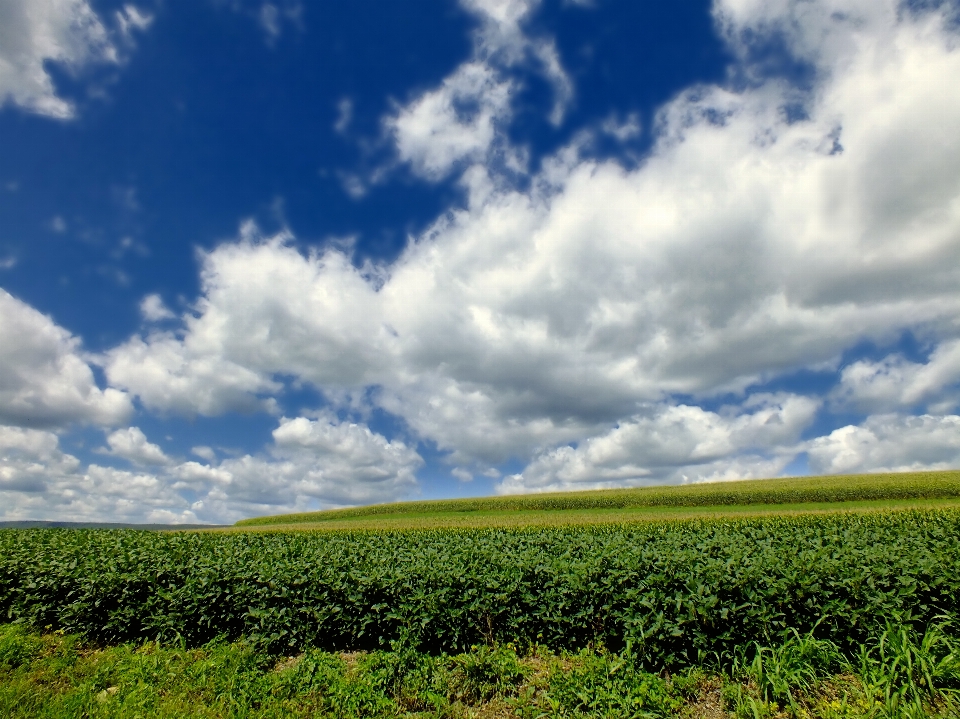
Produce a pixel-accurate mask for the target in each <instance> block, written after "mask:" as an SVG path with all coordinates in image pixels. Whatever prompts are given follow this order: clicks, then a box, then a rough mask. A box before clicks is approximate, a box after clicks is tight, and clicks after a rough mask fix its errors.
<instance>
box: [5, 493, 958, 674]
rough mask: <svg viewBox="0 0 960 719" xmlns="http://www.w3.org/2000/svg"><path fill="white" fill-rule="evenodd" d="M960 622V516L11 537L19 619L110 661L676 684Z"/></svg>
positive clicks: (10, 590) (9, 582)
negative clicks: (619, 669)
mask: <svg viewBox="0 0 960 719" xmlns="http://www.w3.org/2000/svg"><path fill="white" fill-rule="evenodd" d="M958 604H960V512H957V511H938V512H891V513H879V514H871V515H862V516H858V515H824V516H817V517H805V518H774V519H760V520H758V519H752V520H741V521H709V522H708V521H691V522H672V523H662V524H658V523H650V524H639V525H636V524H635V525H605V526H597V527H567V528H541V529H529V530H522V531H520V530H513V531H505V530H492V529H487V530H471V531H450V530H447V531H428V532H402V533H365V532H353V533H350V532H343V533H302V532H299V533H231V534H217V533H196V532H194V533H176V534H160V533H148V532H134V531H78V530H5V531H0V616H3V617H5V618H6V620H7V621H15V622H18V623H23V624H27V625H30V626H33V627H39V628H49V629H58V630H63V631H66V632H69V633H76V634H80V635H82V636H83V637H85V638H86V639H87V640H90V641H94V642H98V643H117V642H129V641H144V640H151V639H159V640H162V641H165V642H170V641H182V642H183V643H184V645H185V646H188V647H196V646H200V645H203V644H205V643H208V642H210V641H212V640H214V639H215V638H217V637H221V638H223V639H224V640H227V641H233V640H237V639H239V638H241V637H245V638H246V639H247V641H249V642H251V643H253V644H255V645H256V646H257V647H263V648H266V649H267V650H269V651H271V652H274V653H277V654H280V653H283V654H286V653H290V652H296V651H302V650H304V649H307V648H317V649H322V650H326V651H344V650H374V649H388V648H391V649H395V650H403V649H405V648H407V649H411V650H416V651H419V652H428V653H433V654H438V653H440V652H449V653H454V654H455V653H459V652H464V651H466V650H467V649H468V648H469V647H471V646H474V645H491V646H492V645H495V644H505V643H507V642H515V643H517V644H518V646H521V647H526V646H531V645H535V644H536V645H542V646H545V647H548V648H550V649H551V650H553V651H561V650H570V651H576V650H578V649H581V648H583V647H586V646H588V645H594V646H600V645H602V646H606V647H609V648H610V649H611V650H612V651H621V650H624V649H627V648H629V651H630V652H632V655H633V656H634V657H635V658H636V662H637V663H638V666H640V667H646V668H649V669H653V670H655V671H660V670H661V669H663V668H665V667H666V668H668V669H670V670H671V671H674V670H675V669H676V668H678V667H684V666H695V665H699V664H701V663H702V662H703V661H704V660H705V659H707V658H710V659H711V661H715V662H716V663H717V664H718V665H730V664H731V663H732V662H733V661H734V659H735V656H736V652H735V648H736V647H745V646H749V645H750V644H751V643H753V642H757V643H759V644H761V645H764V646H770V645H774V644H777V643H778V642H781V641H782V640H783V639H784V638H785V637H786V638H788V637H790V636H793V635H792V634H791V630H795V631H796V632H797V633H799V635H806V634H808V633H809V632H810V631H811V630H813V629H814V628H815V631H816V637H817V638H818V639H822V640H829V641H831V642H833V643H835V644H836V645H837V646H838V647H839V648H840V650H841V651H844V652H849V651H851V650H852V648H855V647H859V646H860V644H862V643H863V642H864V641H865V640H866V639H867V638H868V637H869V636H871V635H872V634H875V633H877V632H879V631H881V630H882V629H883V627H884V625H885V622H886V620H887V618H889V617H911V619H910V621H911V622H914V623H926V622H928V621H929V620H930V619H931V618H932V617H934V616H937V615H943V616H947V617H956V616H957V609H958ZM764 661H766V658H765V659H764ZM462 671H463V674H464V675H465V676H468V675H469V676H473V675H474V674H475V673H476V672H479V671H480V670H479V669H477V668H475V667H467V666H466V665H464V667H463V668H462ZM768 674H769V672H768Z"/></svg>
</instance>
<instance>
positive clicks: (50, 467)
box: [0, 426, 80, 494]
mask: <svg viewBox="0 0 960 719" xmlns="http://www.w3.org/2000/svg"><path fill="white" fill-rule="evenodd" d="M58 445H59V440H58V438H57V435H55V434H53V433H51V432H44V431H41V430H36V429H24V428H22V427H4V426H0V493H2V492H11V491H16V492H23V493H27V494H39V493H42V492H44V491H45V490H46V489H47V487H48V485H49V482H50V480H51V478H56V477H62V476H67V475H71V474H73V473H74V472H75V471H76V469H77V467H78V466H79V465H80V462H79V460H77V458H76V457H72V456H70V455H67V454H64V453H63V452H61V451H60V448H59V446H58Z"/></svg>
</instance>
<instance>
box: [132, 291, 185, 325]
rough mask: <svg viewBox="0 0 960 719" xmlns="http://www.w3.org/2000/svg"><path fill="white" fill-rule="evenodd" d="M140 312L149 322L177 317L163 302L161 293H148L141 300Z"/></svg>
mask: <svg viewBox="0 0 960 719" xmlns="http://www.w3.org/2000/svg"><path fill="white" fill-rule="evenodd" d="M140 314H141V315H142V316H143V319H145V320H146V321H147V322H160V321H162V320H172V319H173V318H174V317H176V315H175V314H173V312H171V311H170V310H169V309H168V308H167V306H166V305H165V304H164V303H163V298H161V297H160V295H157V294H153V295H147V296H146V297H144V298H143V300H142V301H141V302H140Z"/></svg>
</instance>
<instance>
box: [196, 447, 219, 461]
mask: <svg viewBox="0 0 960 719" xmlns="http://www.w3.org/2000/svg"><path fill="white" fill-rule="evenodd" d="M190 454H194V455H196V456H197V457H200V458H201V459H205V460H207V461H208V462H210V464H216V462H217V453H216V452H215V451H214V450H213V448H212V447H207V446H204V445H200V446H199V447H192V448H191V449H190Z"/></svg>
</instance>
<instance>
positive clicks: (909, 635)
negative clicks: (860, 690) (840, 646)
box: [859, 622, 960, 717]
mask: <svg viewBox="0 0 960 719" xmlns="http://www.w3.org/2000/svg"><path fill="white" fill-rule="evenodd" d="M949 628H950V624H949V623H947V622H943V623H940V624H934V623H931V624H930V625H928V626H927V627H926V629H925V631H924V632H923V634H922V635H920V634H919V633H918V632H917V631H916V630H915V629H914V628H913V627H912V626H910V625H909V624H908V623H905V622H904V623H897V624H893V623H889V622H888V623H887V625H886V628H885V629H884V630H883V632H882V633H881V634H880V636H879V638H878V640H877V642H876V644H875V645H874V646H872V647H864V648H863V649H862V650H861V653H860V662H859V664H860V675H861V677H862V678H863V681H864V684H865V685H866V687H867V688H868V690H869V691H872V692H873V693H875V694H876V695H877V696H878V697H879V698H880V699H881V701H882V703H883V711H884V714H885V715H886V716H889V717H925V716H930V713H929V712H931V711H932V712H936V711H949V710H951V709H956V708H958V707H960V702H958V700H960V644H958V642H957V640H956V639H954V638H953V637H952V636H951V635H950V634H949V633H948V630H949Z"/></svg>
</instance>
